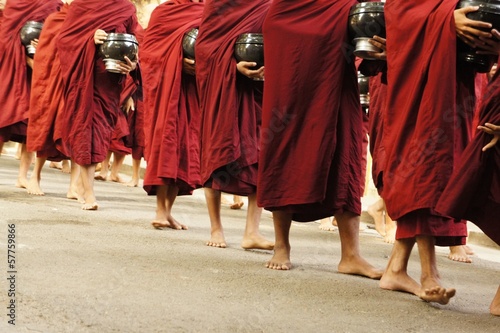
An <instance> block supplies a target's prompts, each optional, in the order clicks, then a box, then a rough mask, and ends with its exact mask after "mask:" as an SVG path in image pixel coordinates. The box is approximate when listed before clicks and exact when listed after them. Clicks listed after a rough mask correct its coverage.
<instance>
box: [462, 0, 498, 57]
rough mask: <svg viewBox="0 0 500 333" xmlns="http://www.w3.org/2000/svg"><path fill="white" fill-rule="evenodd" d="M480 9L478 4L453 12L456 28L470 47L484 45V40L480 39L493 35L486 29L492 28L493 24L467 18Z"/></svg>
mask: <svg viewBox="0 0 500 333" xmlns="http://www.w3.org/2000/svg"><path fill="white" fill-rule="evenodd" d="M478 9H479V7H478V6H468V7H464V8H460V9H456V10H455V11H454V12H453V15H454V18H455V29H456V32H457V36H458V37H459V38H460V39H461V40H462V41H463V42H464V43H465V44H467V45H469V46H470V47H473V48H476V47H481V46H482V45H484V42H483V41H482V40H481V39H480V37H482V38H491V37H492V35H491V33H489V32H485V31H484V30H491V27H492V26H491V24H490V23H487V22H482V21H475V20H471V19H469V18H467V16H466V15H467V14H468V13H471V12H475V11H477V10H478Z"/></svg>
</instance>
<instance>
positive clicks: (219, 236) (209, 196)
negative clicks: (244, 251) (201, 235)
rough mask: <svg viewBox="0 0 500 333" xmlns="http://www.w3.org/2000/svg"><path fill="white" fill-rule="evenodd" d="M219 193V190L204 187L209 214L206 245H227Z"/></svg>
mask: <svg viewBox="0 0 500 333" xmlns="http://www.w3.org/2000/svg"><path fill="white" fill-rule="evenodd" d="M221 195H222V193H221V192H220V191H217V190H214V189H211V188H205V199H206V201H207V208H208V215H209V216H210V240H209V241H208V242H207V243H206V244H207V245H208V246H213V247H226V246H227V244H226V239H225V238H224V230H223V228H222V221H221V218H220V204H221Z"/></svg>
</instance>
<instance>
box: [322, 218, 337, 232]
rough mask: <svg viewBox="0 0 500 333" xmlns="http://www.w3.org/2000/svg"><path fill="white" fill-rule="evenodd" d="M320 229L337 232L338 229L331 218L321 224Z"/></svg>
mask: <svg viewBox="0 0 500 333" xmlns="http://www.w3.org/2000/svg"><path fill="white" fill-rule="evenodd" d="M319 229H320V230H323V231H335V230H337V229H338V228H337V227H336V226H334V225H333V221H332V220H330V218H329V217H326V218H324V219H322V220H321V221H320V222H319Z"/></svg>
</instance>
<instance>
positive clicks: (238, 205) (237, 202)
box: [230, 195, 244, 209]
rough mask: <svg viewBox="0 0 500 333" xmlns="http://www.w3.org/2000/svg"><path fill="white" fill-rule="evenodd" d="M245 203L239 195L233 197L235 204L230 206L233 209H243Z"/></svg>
mask: <svg viewBox="0 0 500 333" xmlns="http://www.w3.org/2000/svg"><path fill="white" fill-rule="evenodd" d="M243 205H244V202H243V200H241V197H240V196H239V195H233V204H232V205H231V206H230V207H231V209H241V207H243Z"/></svg>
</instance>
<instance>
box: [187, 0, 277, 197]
mask: <svg viewBox="0 0 500 333" xmlns="http://www.w3.org/2000/svg"><path fill="white" fill-rule="evenodd" d="M269 5H270V0H255V1H239V2H235V1H231V0H220V1H215V0H212V1H207V2H206V5H205V11H204V13H203V18H202V22H201V25H200V31H199V35H198V38H197V41H196V49H195V53H196V63H197V64H196V80H197V84H198V92H199V94H200V107H201V110H202V124H201V181H202V184H203V185H204V186H206V187H211V188H213V189H216V190H221V191H224V192H227V193H232V194H237V195H245V196H246V195H250V194H253V193H255V191H256V189H255V186H256V184H257V161H258V156H259V153H258V149H259V148H258V146H259V140H260V124H261V99H262V82H257V81H253V80H251V79H249V78H247V77H244V76H243V75H241V74H239V73H238V71H237V69H236V59H235V58H234V43H235V41H236V39H237V38H238V36H239V35H241V34H244V33H258V32H260V31H261V29H262V23H263V21H264V17H265V15H266V12H267V10H268V8H269Z"/></svg>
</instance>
